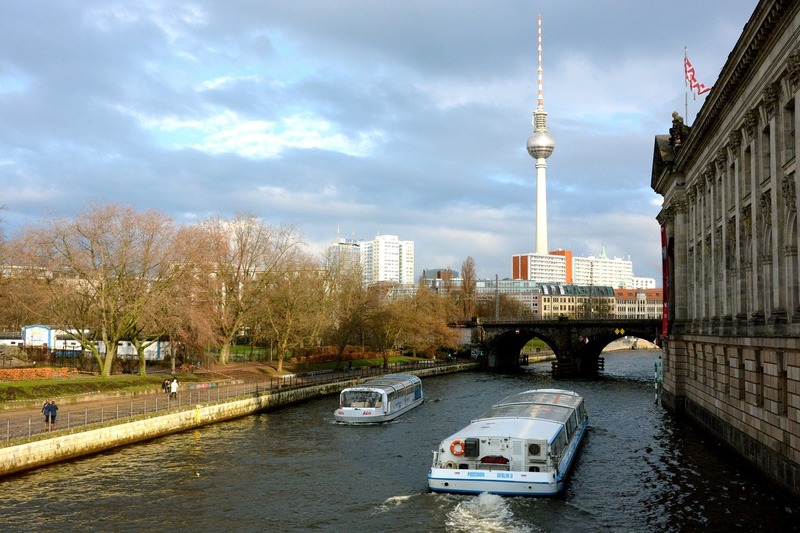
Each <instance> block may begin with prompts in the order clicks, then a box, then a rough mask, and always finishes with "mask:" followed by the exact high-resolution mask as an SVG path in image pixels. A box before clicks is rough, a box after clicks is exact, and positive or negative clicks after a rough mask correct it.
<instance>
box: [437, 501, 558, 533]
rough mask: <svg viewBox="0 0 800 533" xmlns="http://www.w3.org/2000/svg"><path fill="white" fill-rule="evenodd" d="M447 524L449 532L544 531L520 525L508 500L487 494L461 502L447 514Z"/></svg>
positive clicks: (521, 532)
mask: <svg viewBox="0 0 800 533" xmlns="http://www.w3.org/2000/svg"><path fill="white" fill-rule="evenodd" d="M445 524H446V525H447V531H451V532H458V531H463V532H473V531H481V532H484V531H486V532H495V531H496V532H503V533H506V532H514V533H533V532H538V531H542V530H541V529H539V528H536V527H532V526H530V525H528V524H520V523H519V521H518V520H516V519H515V518H514V513H513V512H511V508H510V506H509V502H508V500H507V499H505V498H503V497H502V496H498V495H496V494H488V493H485V492H484V493H483V494H481V495H479V496H477V497H474V498H472V497H470V498H468V499H466V500H463V501H461V502H459V503H458V505H456V507H455V508H454V509H453V510H452V511H450V512H449V513H448V514H447V518H446V521H445Z"/></svg>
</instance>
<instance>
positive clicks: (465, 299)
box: [461, 256, 476, 320]
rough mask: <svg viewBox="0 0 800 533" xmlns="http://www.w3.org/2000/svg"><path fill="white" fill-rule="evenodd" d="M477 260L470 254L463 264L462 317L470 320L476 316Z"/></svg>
mask: <svg viewBox="0 0 800 533" xmlns="http://www.w3.org/2000/svg"><path fill="white" fill-rule="evenodd" d="M475 285H476V276H475V260H474V259H473V258H472V257H471V256H470V257H467V258H466V259H465V260H464V263H463V264H462V265H461V311H462V314H461V317H462V318H464V319H466V320H469V319H470V318H472V317H473V316H475V309H476V302H475Z"/></svg>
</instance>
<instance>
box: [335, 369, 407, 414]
mask: <svg viewBox="0 0 800 533" xmlns="http://www.w3.org/2000/svg"><path fill="white" fill-rule="evenodd" d="M421 403H422V380H421V379H419V378H418V377H417V376H414V375H411V374H386V375H385V376H381V377H379V378H375V379H371V380H369V381H367V382H366V383H364V384H362V385H359V386H357V387H349V388H347V389H344V390H343V391H342V392H341V393H340V394H339V408H338V409H336V411H334V413H333V416H334V418H336V421H337V422H347V423H349V424H365V423H375V422H387V421H389V420H392V419H394V418H397V417H398V416H400V415H402V414H403V413H405V412H406V411H409V410H411V409H413V408H414V407H416V406H418V405H419V404H421Z"/></svg>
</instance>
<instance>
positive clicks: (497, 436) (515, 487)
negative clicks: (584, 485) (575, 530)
mask: <svg viewBox="0 0 800 533" xmlns="http://www.w3.org/2000/svg"><path fill="white" fill-rule="evenodd" d="M588 422H589V417H588V415H587V413H586V408H585V406H584V400H583V398H582V397H581V396H579V395H578V394H576V393H574V392H572V391H567V390H560V389H537V390H529V391H525V392H520V393H519V394H515V395H513V396H509V397H508V398H506V399H505V400H503V401H501V402H500V403H498V404H496V405H494V406H493V407H492V408H491V409H490V410H489V411H488V412H486V413H485V414H483V415H482V416H480V417H479V418H477V419H476V420H473V421H472V422H471V423H470V424H469V425H468V426H467V427H465V428H463V429H461V430H460V431H457V432H456V433H454V434H452V435H450V436H449V437H447V438H446V439H444V440H443V441H442V442H441V444H440V445H439V448H438V449H437V450H436V451H434V452H433V465H432V466H431V470H430V473H429V474H428V487H429V488H430V490H431V491H433V492H455V493H467V494H470V493H471V494H477V493H481V492H488V493H491V494H500V495H514V496H552V495H555V494H558V493H559V492H561V491H562V490H563V488H564V480H565V478H566V476H567V473H568V472H569V470H570V467H571V466H572V463H573V461H574V459H575V455H576V453H577V451H578V446H579V445H580V443H581V441H582V439H583V436H584V433H585V432H586V427H587V424H588Z"/></svg>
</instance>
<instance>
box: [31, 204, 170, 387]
mask: <svg viewBox="0 0 800 533" xmlns="http://www.w3.org/2000/svg"><path fill="white" fill-rule="evenodd" d="M170 236H171V224H170V222H169V220H168V219H167V217H166V216H165V215H163V214H162V213H160V212H156V211H148V212H144V213H138V212H136V211H134V210H133V209H132V208H130V207H123V206H119V205H108V206H99V205H93V206H90V207H89V208H88V209H87V210H86V211H85V212H84V213H81V214H80V215H78V216H77V217H76V218H75V219H72V220H70V219H61V220H58V219H53V220H50V221H48V222H47V223H46V224H45V225H44V226H43V227H42V228H39V229H38V230H32V231H31V232H30V233H29V234H28V236H27V243H28V250H29V251H30V253H31V255H30V256H29V257H28V265H29V266H30V267H31V268H33V267H36V268H38V269H41V270H39V272H41V273H42V274H43V278H44V279H43V281H44V287H45V289H46V290H47V291H48V296H49V304H50V308H49V312H50V316H51V317H52V319H53V320H54V321H55V323H56V324H58V325H59V326H60V327H62V328H64V329H65V331H67V332H68V334H69V335H71V336H72V337H73V338H74V339H75V340H77V341H78V342H79V343H80V344H81V347H82V348H83V349H84V350H87V351H88V352H90V353H91V354H92V355H93V356H94V357H95V359H96V360H97V363H98V365H99V366H100V370H101V375H102V376H109V375H110V374H111V370H112V367H113V364H114V362H115V360H116V356H117V346H118V344H119V342H120V341H122V340H126V339H129V338H130V337H131V335H133V334H134V333H135V332H136V326H137V324H139V323H140V322H141V321H142V320H144V319H145V318H144V317H145V316H146V315H147V313H148V310H149V309H148V306H149V305H150V304H151V302H152V301H153V299H154V297H156V295H157V294H158V292H159V288H160V285H161V284H162V282H163V280H164V279H165V278H167V277H168V276H169V272H170V261H169V258H168V257H167V256H165V250H166V249H168V247H169V239H170ZM33 271H35V270H32V272H33Z"/></svg>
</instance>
